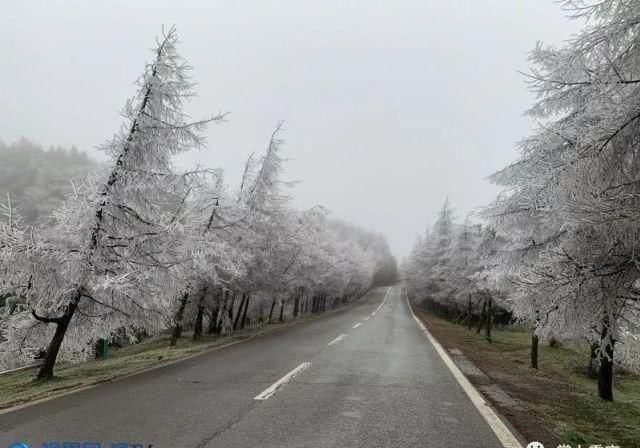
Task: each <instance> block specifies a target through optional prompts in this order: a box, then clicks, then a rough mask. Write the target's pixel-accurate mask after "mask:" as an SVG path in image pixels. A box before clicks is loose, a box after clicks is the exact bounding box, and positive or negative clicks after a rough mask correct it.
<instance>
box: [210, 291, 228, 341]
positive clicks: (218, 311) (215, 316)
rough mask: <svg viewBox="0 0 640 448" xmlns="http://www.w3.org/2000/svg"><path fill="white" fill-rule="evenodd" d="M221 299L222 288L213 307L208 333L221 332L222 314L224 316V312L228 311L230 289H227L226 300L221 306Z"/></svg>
mask: <svg viewBox="0 0 640 448" xmlns="http://www.w3.org/2000/svg"><path fill="white" fill-rule="evenodd" d="M221 299H222V290H220V291H218V294H217V297H216V301H215V303H214V304H213V306H212V307H211V314H210V315H209V328H208V329H207V333H208V334H218V333H220V325H221V324H222V316H224V313H225V312H226V311H227V304H228V302H229V290H227V291H225V294H224V302H222V306H220V301H221Z"/></svg>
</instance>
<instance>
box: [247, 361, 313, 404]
mask: <svg viewBox="0 0 640 448" xmlns="http://www.w3.org/2000/svg"><path fill="white" fill-rule="evenodd" d="M309 366H311V363H310V362H303V363H302V364H300V365H299V366H298V367H296V368H295V369H293V370H292V371H291V372H289V373H287V374H286V375H285V376H283V377H282V378H280V379H279V380H278V381H276V382H275V383H273V384H272V385H271V386H269V387H267V388H266V389H265V390H263V391H262V392H260V393H259V394H258V395H256V396H255V397H254V398H253V399H254V400H266V399H267V398H269V397H271V396H272V395H273V394H275V393H276V391H277V390H278V388H279V387H282V386H284V385H285V384H287V383H288V382H289V381H291V379H292V378H293V377H294V376H296V375H298V374H299V373H300V372H302V371H303V370H305V369H306V368H308V367H309Z"/></svg>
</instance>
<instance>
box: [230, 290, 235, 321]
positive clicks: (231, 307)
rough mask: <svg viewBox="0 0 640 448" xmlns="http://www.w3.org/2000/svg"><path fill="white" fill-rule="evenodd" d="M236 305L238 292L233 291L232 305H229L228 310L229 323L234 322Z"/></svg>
mask: <svg viewBox="0 0 640 448" xmlns="http://www.w3.org/2000/svg"><path fill="white" fill-rule="evenodd" d="M235 304H236V292H235V291H233V292H232V293H231V304H230V305H229V310H228V313H229V322H233V307H234V306H235Z"/></svg>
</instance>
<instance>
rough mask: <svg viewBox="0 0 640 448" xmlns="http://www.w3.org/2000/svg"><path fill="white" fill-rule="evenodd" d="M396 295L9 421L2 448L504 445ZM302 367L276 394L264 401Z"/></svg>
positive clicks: (5, 419) (0, 434)
mask: <svg viewBox="0 0 640 448" xmlns="http://www.w3.org/2000/svg"><path fill="white" fill-rule="evenodd" d="M387 291H388V288H380V289H376V290H374V291H372V292H370V293H369V294H368V296H367V297H365V298H363V299H362V301H361V302H360V303H359V304H357V305H355V306H353V307H352V308H350V309H348V310H346V311H344V312H341V313H335V314H332V315H329V316H326V317H323V318H321V319H318V320H315V321H310V322H307V323H301V324H298V325H295V326H293V327H291V328H289V329H287V330H285V331H283V332H280V333H276V334H272V335H269V336H265V337H261V338H256V339H253V340H250V341H248V342H245V343H241V344H238V345H235V346H232V347H228V348H225V349H222V350H220V351H217V352H213V353H210V354H207V355H203V356H200V357H198V358H194V359H191V360H188V361H185V362H182V363H179V364H175V365H172V366H168V367H165V368H162V369H158V370H155V371H152V372H148V373H145V374H141V375H137V376H134V377H130V378H128V379H124V380H121V381H118V382H115V383H109V384H105V385H102V386H99V387H96V388H93V389H89V390H85V391H82V392H79V393H76V394H72V395H68V396H64V397H61V398H58V399H54V400H51V401H48V402H44V403H41V404H38V405H34V406H31V407H27V408H24V409H21V410H18V411H15V412H11V413H8V414H4V415H0V448H3V447H5V446H9V444H10V443H11V442H14V441H23V442H27V443H28V444H29V445H30V446H31V447H40V446H41V444H42V443H43V442H46V441H59V442H64V441H79V442H84V441H100V442H101V443H102V444H103V445H102V446H103V447H111V442H126V443H129V444H134V443H138V444H141V445H143V446H144V447H147V446H148V445H149V444H152V445H153V447H154V448H156V447H167V448H177V447H198V448H204V447H234V448H240V447H279V448H282V447H367V448H370V447H453V448H463V447H474V448H475V447H483V448H491V447H500V446H501V445H500V443H499V441H498V439H497V438H496V436H495V435H494V433H493V432H492V430H491V428H490V427H489V426H488V425H487V423H486V422H485V420H484V419H483V418H482V416H481V415H480V414H479V413H478V411H477V410H476V408H475V407H474V406H473V404H472V403H471V401H470V400H469V399H468V398H467V396H466V395H465V393H464V391H463V390H462V388H461V387H460V386H459V385H458V383H457V382H456V380H455V379H454V377H453V376H452V374H451V373H450V372H449V370H448V369H447V367H446V366H445V365H444V363H443V362H442V360H441V358H440V357H439V355H438V354H437V352H436V350H435V349H434V347H433V346H432V345H431V343H430V342H429V341H428V340H427V339H426V338H425V336H424V334H423V333H422V332H421V331H420V329H419V327H418V325H417V324H416V322H415V321H414V319H413V318H412V316H411V312H410V310H409V308H408V306H407V304H406V302H405V301H404V300H403V298H402V294H401V290H400V288H392V289H391V290H390V292H389V294H388V296H387V299H386V301H385V302H384V305H383V306H382V307H380V305H381V303H382V302H383V299H384V297H385V294H386V293H387ZM376 310H377V312H376ZM374 312H376V313H375V315H372V313H374ZM365 319H366V320H365ZM358 323H360V325H359V326H356V325H357V324H358ZM354 326H356V328H353V327H354ZM341 335H346V336H342V337H341V338H340V336H341ZM336 338H338V339H337V340H336ZM331 342H333V343H332V344H331V345H329V344H330V343H331ZM303 363H310V364H303ZM301 364H302V366H301ZM298 366H301V367H300V369H301V371H300V372H299V373H298V374H297V375H296V376H295V377H293V378H292V379H290V381H289V382H287V383H286V384H283V385H282V386H281V387H279V388H278V389H276V391H275V393H273V394H272V395H270V396H269V393H266V394H263V396H265V395H266V396H268V398H266V399H264V400H256V399H255V397H256V396H259V395H260V394H261V393H262V392H263V391H265V389H268V388H269V386H271V385H272V384H273V383H275V382H277V381H278V380H279V379H281V378H282V377H283V376H285V375H286V374H287V373H288V372H290V371H292V370H293V369H295V368H296V367H298ZM80 446H81V445H80ZM54 447H57V446H56V445H54ZM60 448H62V445H60ZM65 448H66V447H65Z"/></svg>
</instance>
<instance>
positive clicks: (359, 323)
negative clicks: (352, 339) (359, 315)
mask: <svg viewBox="0 0 640 448" xmlns="http://www.w3.org/2000/svg"><path fill="white" fill-rule="evenodd" d="M360 325H362V322H358V323H357V324H355V325H354V326H353V327H351V328H353V329H356V328H358V327H359V326H360Z"/></svg>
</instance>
